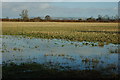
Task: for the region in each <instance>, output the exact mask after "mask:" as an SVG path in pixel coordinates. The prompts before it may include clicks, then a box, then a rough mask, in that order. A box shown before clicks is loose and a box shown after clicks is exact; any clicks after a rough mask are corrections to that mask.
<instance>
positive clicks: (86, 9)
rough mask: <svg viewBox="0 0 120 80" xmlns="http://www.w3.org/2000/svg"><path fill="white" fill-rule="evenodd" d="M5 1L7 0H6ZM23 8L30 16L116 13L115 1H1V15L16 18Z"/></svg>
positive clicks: (82, 15)
mask: <svg viewBox="0 0 120 80" xmlns="http://www.w3.org/2000/svg"><path fill="white" fill-rule="evenodd" d="M6 1H7V0H6ZM23 9H28V11H29V16H30V17H37V16H40V17H44V16H45V15H50V16H52V17H91V16H93V17H97V16H98V15H99V14H100V15H109V16H114V15H117V11H118V3H117V2H3V3H2V16H3V17H7V16H8V17H10V18H16V17H20V16H19V14H20V13H21V11H22V10H23Z"/></svg>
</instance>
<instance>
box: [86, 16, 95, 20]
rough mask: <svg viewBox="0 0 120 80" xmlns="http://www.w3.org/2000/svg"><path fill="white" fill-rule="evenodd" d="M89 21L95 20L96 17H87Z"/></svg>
mask: <svg viewBox="0 0 120 80" xmlns="http://www.w3.org/2000/svg"><path fill="white" fill-rule="evenodd" d="M87 21H95V18H93V17H92V16H91V17H90V18H87Z"/></svg>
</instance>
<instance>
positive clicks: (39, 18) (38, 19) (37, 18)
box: [33, 17, 42, 22]
mask: <svg viewBox="0 0 120 80" xmlns="http://www.w3.org/2000/svg"><path fill="white" fill-rule="evenodd" d="M33 20H34V21H35V22H38V21H41V20H42V19H41V17H35V18H34V19H33Z"/></svg>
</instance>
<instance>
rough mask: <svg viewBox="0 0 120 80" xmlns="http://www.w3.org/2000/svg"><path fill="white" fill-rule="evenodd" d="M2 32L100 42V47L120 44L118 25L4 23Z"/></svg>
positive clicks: (5, 33) (4, 33)
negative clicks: (105, 44) (107, 44)
mask: <svg viewBox="0 0 120 80" xmlns="http://www.w3.org/2000/svg"><path fill="white" fill-rule="evenodd" d="M81 31H85V32H81ZM89 31H93V32H89ZM97 31H103V32H97ZM2 32H3V35H25V36H29V37H35V38H46V39H53V38H56V39H65V40H71V41H90V42H99V43H100V45H103V42H107V43H115V44H116V43H120V40H119V39H118V35H119V34H118V33H114V32H118V23H87V22H86V23H75V22H71V23H70V22H2Z"/></svg>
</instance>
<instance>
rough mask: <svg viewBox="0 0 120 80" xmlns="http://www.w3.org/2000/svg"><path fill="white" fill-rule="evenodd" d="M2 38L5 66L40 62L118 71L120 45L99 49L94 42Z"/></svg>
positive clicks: (59, 68)
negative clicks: (119, 47) (119, 48)
mask: <svg viewBox="0 0 120 80" xmlns="http://www.w3.org/2000/svg"><path fill="white" fill-rule="evenodd" d="M1 38H2V63H3V65H7V64H11V63H15V64H18V65H20V64H21V63H38V64H42V65H45V66H47V67H49V68H55V69H58V70H97V71H101V72H102V73H108V74H111V73H117V72H118V53H119V50H118V45H115V44H108V45H104V46H99V45H98V43H92V42H85V41H83V42H74V41H65V40H60V39H37V38H29V37H23V36H10V35H9V36H8V35H4V36H2V37H1Z"/></svg>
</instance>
